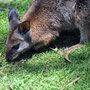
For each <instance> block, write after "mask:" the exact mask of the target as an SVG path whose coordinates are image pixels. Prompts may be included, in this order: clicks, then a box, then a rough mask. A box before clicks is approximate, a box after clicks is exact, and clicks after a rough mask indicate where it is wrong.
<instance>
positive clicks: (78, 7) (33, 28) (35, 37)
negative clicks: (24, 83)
mask: <svg viewBox="0 0 90 90" xmlns="http://www.w3.org/2000/svg"><path fill="white" fill-rule="evenodd" d="M8 18H9V25H10V31H9V34H8V37H7V41H6V46H7V52H6V59H7V60H8V61H9V62H13V61H15V59H16V58H17V57H18V56H19V55H20V54H22V53H23V52H25V51H27V50H28V49H30V48H33V49H35V50H38V49H39V48H41V47H43V46H46V45H48V44H50V42H51V41H53V40H55V39H56V38H57V37H58V36H59V33H60V32H61V31H63V30H72V29H74V30H76V28H78V29H79V30H80V35H81V36H80V43H82V44H84V43H85V42H90V0H33V1H32V5H31V7H30V9H29V10H28V11H27V12H26V14H25V15H24V17H23V19H22V22H20V17H19V14H18V12H17V10H16V9H15V8H12V9H11V10H10V11H9V14H8Z"/></svg>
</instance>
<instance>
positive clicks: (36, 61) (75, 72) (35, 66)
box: [0, 0, 90, 90]
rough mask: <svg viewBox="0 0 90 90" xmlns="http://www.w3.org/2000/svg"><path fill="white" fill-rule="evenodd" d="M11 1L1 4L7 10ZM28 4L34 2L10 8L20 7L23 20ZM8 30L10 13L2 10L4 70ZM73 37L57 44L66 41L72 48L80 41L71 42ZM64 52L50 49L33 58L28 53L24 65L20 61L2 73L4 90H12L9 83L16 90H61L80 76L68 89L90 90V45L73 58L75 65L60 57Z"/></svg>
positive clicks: (0, 30)
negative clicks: (7, 4)
mask: <svg viewBox="0 0 90 90" xmlns="http://www.w3.org/2000/svg"><path fill="white" fill-rule="evenodd" d="M7 2H8V0H6V1H5V2H4V1H3V2H1V3H0V7H5V4H6V3H7ZM27 2H30V3H31V2H32V1H31V0H24V1H23V0H15V1H14V2H12V4H11V6H10V7H9V9H10V8H12V7H16V8H17V10H18V12H19V14H20V17H21V19H22V17H23V15H24V14H25V12H26V11H27V9H28V7H27ZM8 31H9V22H8V12H5V11H0V53H1V54H2V56H1V57H0V67H2V66H5V65H7V62H6V59H5V52H6V45H5V42H6V38H7V34H8ZM67 36H68V38H67ZM71 37H72V36H70V35H63V37H60V39H61V40H59V41H60V43H58V42H59V41H56V45H57V46H59V47H60V45H59V44H61V43H63V45H64V44H66V42H61V41H62V40H63V39H64V40H65V41H67V42H69V45H72V42H74V41H76V38H75V39H74V38H73V39H71ZM73 44H74V43H73ZM52 46H53V45H51V46H49V47H52ZM66 46H67V45H66ZM61 47H62V45H61ZM45 49H46V48H45ZM61 50H63V48H59V49H58V50H57V51H52V50H48V49H46V50H45V51H42V52H37V53H33V55H32V57H30V53H29V52H27V53H26V54H25V55H24V56H22V58H24V60H26V61H25V62H24V63H22V62H16V63H15V64H13V65H10V66H8V67H6V68H5V69H2V70H0V90H10V86H9V83H11V85H12V86H13V89H14V90H29V89H31V90H60V89H61V88H63V87H65V86H66V85H67V84H68V83H70V82H72V81H73V80H74V79H76V78H77V77H79V76H80V80H78V81H77V82H76V83H75V84H72V85H70V86H69V87H67V88H66V90H89V89H90V43H87V44H86V46H85V47H82V48H80V49H78V50H76V51H75V52H73V53H71V54H70V55H69V58H70V60H71V62H72V63H66V62H65V57H64V55H62V56H60V51H61Z"/></svg>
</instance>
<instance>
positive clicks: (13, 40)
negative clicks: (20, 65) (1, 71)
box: [6, 8, 31, 62]
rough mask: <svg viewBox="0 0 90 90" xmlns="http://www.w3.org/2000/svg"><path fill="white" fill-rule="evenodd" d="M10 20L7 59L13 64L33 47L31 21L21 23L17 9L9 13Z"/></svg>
mask: <svg viewBox="0 0 90 90" xmlns="http://www.w3.org/2000/svg"><path fill="white" fill-rule="evenodd" d="M8 19H9V27H10V31H9V34H8V37H7V41H6V47H7V52H6V59H7V60H8V61H10V62H11V61H14V59H15V58H16V57H18V56H19V54H21V53H23V52H24V51H26V50H27V49H29V48H30V47H31V36H30V21H25V22H22V23H21V22H20V17H19V14H18V12H17V10H16V9H15V8H12V9H11V10H10V11H9V14H8Z"/></svg>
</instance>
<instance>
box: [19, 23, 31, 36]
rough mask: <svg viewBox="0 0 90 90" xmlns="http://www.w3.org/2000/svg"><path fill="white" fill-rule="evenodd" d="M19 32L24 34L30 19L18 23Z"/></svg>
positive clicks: (27, 29) (28, 26)
mask: <svg viewBox="0 0 90 90" xmlns="http://www.w3.org/2000/svg"><path fill="white" fill-rule="evenodd" d="M18 30H19V33H21V34H26V33H27V32H28V31H29V30H30V21H24V22H22V23H21V24H19V28H18Z"/></svg>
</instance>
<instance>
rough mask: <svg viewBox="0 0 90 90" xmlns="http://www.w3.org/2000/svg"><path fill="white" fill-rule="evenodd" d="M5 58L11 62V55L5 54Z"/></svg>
mask: <svg viewBox="0 0 90 90" xmlns="http://www.w3.org/2000/svg"><path fill="white" fill-rule="evenodd" d="M6 60H7V61H8V62H9V63H11V62H12V61H13V60H12V57H9V56H8V55H7V54H6Z"/></svg>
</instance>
